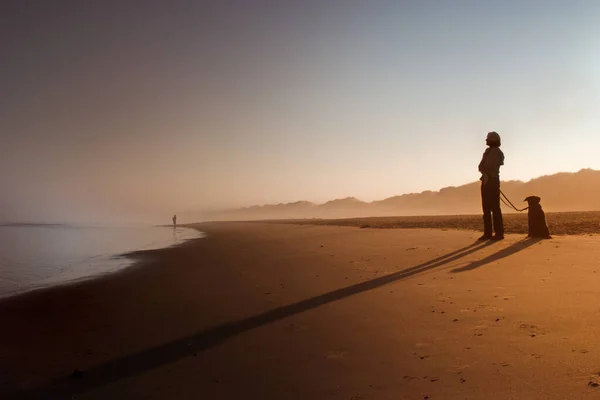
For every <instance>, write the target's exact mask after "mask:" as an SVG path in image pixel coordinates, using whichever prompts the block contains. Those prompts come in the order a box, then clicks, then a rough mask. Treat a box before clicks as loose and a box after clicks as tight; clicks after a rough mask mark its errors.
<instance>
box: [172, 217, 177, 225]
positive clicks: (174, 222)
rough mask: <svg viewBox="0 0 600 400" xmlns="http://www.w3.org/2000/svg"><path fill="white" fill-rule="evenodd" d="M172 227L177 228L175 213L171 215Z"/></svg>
mask: <svg viewBox="0 0 600 400" xmlns="http://www.w3.org/2000/svg"><path fill="white" fill-rule="evenodd" d="M173 228H177V215H173Z"/></svg>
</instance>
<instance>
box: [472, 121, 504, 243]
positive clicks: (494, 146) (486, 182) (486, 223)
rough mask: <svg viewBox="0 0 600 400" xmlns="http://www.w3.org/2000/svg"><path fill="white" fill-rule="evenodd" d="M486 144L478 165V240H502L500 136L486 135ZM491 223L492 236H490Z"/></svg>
mask: <svg viewBox="0 0 600 400" xmlns="http://www.w3.org/2000/svg"><path fill="white" fill-rule="evenodd" d="M486 144H487V145H488V146H489V147H488V148H487V149H486V150H485V152H484V153H483V158H482V159H481V162H480V163H479V172H481V178H480V180H481V204H482V206H483V236H481V237H480V238H479V239H478V240H502V239H504V222H503V221H502V211H501V210H500V166H501V165H504V153H502V150H500V135H499V134H498V133H496V132H490V133H488V134H487V138H486ZM492 216H493V218H492ZM492 222H493V228H494V229H493V230H494V232H495V235H494V236H492Z"/></svg>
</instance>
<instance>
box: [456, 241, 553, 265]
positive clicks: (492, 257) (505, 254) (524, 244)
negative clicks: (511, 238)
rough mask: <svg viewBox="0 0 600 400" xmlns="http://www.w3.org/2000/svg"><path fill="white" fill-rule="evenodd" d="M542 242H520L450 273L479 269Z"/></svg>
mask: <svg viewBox="0 0 600 400" xmlns="http://www.w3.org/2000/svg"><path fill="white" fill-rule="evenodd" d="M542 240H543V239H539V238H525V239H523V240H519V241H518V242H516V243H514V244H512V245H510V246H508V247H506V248H504V249H502V250H500V251H498V252H497V253H494V254H490V255H489V256H487V257H485V258H482V259H481V260H477V261H473V262H472V263H471V264H469V265H465V266H464V267H460V268H454V269H453V270H452V271H450V272H452V273H457V272H466V271H471V270H474V269H475V268H479V267H481V266H484V265H486V264H489V263H491V262H494V261H498V260H500V259H502V258H504V257H508V256H510V255H512V254H515V253H517V252H519V251H521V250H525V249H526V248H528V247H530V246H533V245H534V244H536V243H539V242H540V241H542Z"/></svg>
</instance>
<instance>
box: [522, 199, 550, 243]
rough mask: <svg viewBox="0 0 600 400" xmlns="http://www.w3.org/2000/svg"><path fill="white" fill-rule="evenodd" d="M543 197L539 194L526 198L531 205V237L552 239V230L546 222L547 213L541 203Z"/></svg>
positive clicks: (529, 211) (528, 219) (528, 218)
mask: <svg viewBox="0 0 600 400" xmlns="http://www.w3.org/2000/svg"><path fill="white" fill-rule="evenodd" d="M540 200H541V198H539V197H538V196H529V197H527V198H525V200H523V201H526V202H527V204H528V205H529V207H528V211H527V222H528V223H529V237H532V238H544V239H550V238H551V236H550V230H549V229H548V224H547V223H546V214H545V213H544V210H542V206H541V204H540Z"/></svg>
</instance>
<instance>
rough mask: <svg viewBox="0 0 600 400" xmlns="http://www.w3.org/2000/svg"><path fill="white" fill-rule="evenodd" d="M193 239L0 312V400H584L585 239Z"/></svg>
mask: <svg viewBox="0 0 600 400" xmlns="http://www.w3.org/2000/svg"><path fill="white" fill-rule="evenodd" d="M197 227H198V228H199V229H201V230H202V231H205V232H207V234H208V236H207V237H206V238H203V239H199V240H196V241H192V242H190V243H188V244H186V245H183V246H181V247H178V248H171V249H163V250H157V251H150V252H143V253H140V254H138V256H139V257H140V260H141V263H140V264H139V265H138V266H137V267H134V268H131V269H129V270H126V271H123V272H121V273H118V274H115V275H112V276H110V277H107V278H104V279H100V280H95V281H89V282H83V283H80V284H76V285H71V286H66V287H62V288H55V289H49V290H43V291H39V292H34V293H29V294H25V295H22V296H19V297H15V298H12V299H9V300H5V301H2V302H0V315H1V316H2V329H0V398H2V399H4V398H25V397H31V398H66V399H68V398H72V396H75V398H76V399H107V398H111V399H199V398H206V399H239V398H245V399H250V398H251V399H346V400H348V399H354V400H358V399H427V398H428V399H432V400H433V399H553V398H556V399H571V398H572V399H588V398H589V399H592V398H597V397H598V396H599V395H600V393H599V390H600V388H597V387H595V385H596V383H600V381H596V380H597V379H599V378H600V376H598V373H599V372H600V361H598V360H599V359H600V357H599V356H600V345H599V344H598V341H597V337H598V335H599V334H600V319H599V318H598V316H599V312H600V308H599V306H598V299H599V298H600V285H599V283H600V279H599V274H600V262H599V261H598V260H600V240H599V239H598V238H597V237H596V236H588V235H585V236H581V235H578V236H555V237H554V238H553V239H551V240H544V241H536V240H531V239H524V236H523V235H508V236H507V239H506V240H504V241H502V242H497V243H479V242H475V238H476V237H477V236H478V233H477V232H470V231H466V230H465V231H456V230H447V231H443V230H441V229H416V228H415V229H385V230H384V229H358V228H354V227H337V226H315V225H297V224H266V223H214V224H200V225H198V226H197ZM74 371H75V374H73V372H74Z"/></svg>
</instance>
